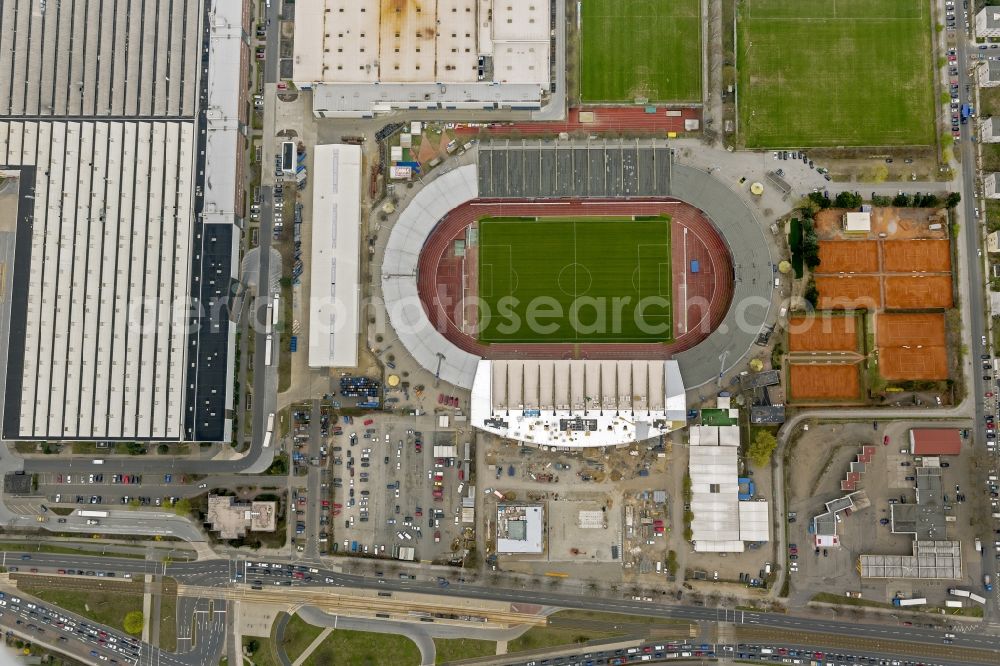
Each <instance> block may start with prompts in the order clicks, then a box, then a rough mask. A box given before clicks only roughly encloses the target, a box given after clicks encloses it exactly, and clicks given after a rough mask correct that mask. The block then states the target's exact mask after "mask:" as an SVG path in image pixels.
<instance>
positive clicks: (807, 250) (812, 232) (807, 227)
mask: <svg viewBox="0 0 1000 666" xmlns="http://www.w3.org/2000/svg"><path fill="white" fill-rule="evenodd" d="M802 260H803V261H804V262H805V265H806V266H808V267H809V268H810V269H812V268H816V267H817V266H819V239H818V238H816V228H815V227H814V226H813V223H812V222H810V221H809V220H805V221H804V222H803V223H802Z"/></svg>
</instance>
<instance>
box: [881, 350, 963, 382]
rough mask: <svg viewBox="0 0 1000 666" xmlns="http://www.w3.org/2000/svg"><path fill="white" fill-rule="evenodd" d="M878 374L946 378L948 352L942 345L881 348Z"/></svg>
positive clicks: (925, 378)
mask: <svg viewBox="0 0 1000 666" xmlns="http://www.w3.org/2000/svg"><path fill="white" fill-rule="evenodd" d="M879 374H881V375H882V376H883V377H885V378H886V379H909V380H920V379H924V380H942V379H948V354H947V352H946V351H945V348H944V347H919V348H917V347H909V348H907V347H888V348H882V349H880V350H879Z"/></svg>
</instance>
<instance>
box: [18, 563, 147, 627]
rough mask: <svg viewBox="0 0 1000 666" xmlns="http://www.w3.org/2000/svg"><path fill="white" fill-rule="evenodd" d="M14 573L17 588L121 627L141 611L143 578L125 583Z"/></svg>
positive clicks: (100, 621)
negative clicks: (133, 613)
mask: <svg viewBox="0 0 1000 666" xmlns="http://www.w3.org/2000/svg"><path fill="white" fill-rule="evenodd" d="M15 577H16V578H17V587H18V589H19V590H21V591H23V592H24V593H25V594H30V595H33V596H36V597H38V598H39V599H41V600H43V601H46V602H48V603H51V604H55V605H56V606H59V607H60V608H63V609H65V610H68V611H70V612H72V613H76V614H77V615H81V616H83V617H86V618H88V619H91V620H93V621H95V622H99V623H101V624H106V625H108V626H109V627H114V628H115V629H119V630H122V631H124V628H123V627H122V622H123V620H124V619H125V616H126V615H127V614H128V613H130V612H132V611H139V612H142V589H143V584H142V583H141V582H140V581H131V582H128V583H126V582H124V581H110V580H107V579H96V580H95V579H92V578H87V579H82V578H72V579H68V578H64V577H59V578H56V577H52V576H30V577H27V576H17V575H16V574H15ZM36 579H37V580H36ZM67 587H69V588H70V589H67Z"/></svg>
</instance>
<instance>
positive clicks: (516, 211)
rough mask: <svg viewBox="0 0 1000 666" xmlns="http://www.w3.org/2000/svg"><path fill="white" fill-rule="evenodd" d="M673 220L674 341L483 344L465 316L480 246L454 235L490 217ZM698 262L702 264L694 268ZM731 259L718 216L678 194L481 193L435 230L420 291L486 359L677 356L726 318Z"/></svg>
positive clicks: (444, 327) (443, 322) (458, 337)
mask: <svg viewBox="0 0 1000 666" xmlns="http://www.w3.org/2000/svg"><path fill="white" fill-rule="evenodd" d="M659 213H667V214H669V215H670V216H671V218H672V220H673V222H674V224H672V225H671V239H672V246H671V253H672V256H673V262H672V263H673V302H674V303H683V304H684V306H683V310H681V311H679V312H677V316H675V318H674V319H675V321H674V325H675V335H674V338H675V339H674V341H673V342H671V343H668V344H663V343H641V344H636V343H585V344H571V343H552V344H547V343H532V344H500V343H493V344H490V345H484V344H481V343H480V342H479V341H478V340H477V339H476V331H475V324H476V322H475V321H465V320H464V319H463V303H464V300H465V295H466V294H470V295H473V296H474V295H475V289H476V285H477V283H478V280H477V276H476V267H477V262H476V255H475V248H472V247H470V248H467V253H466V256H464V257H460V256H456V255H455V252H454V247H455V241H456V240H460V239H465V238H466V235H467V232H468V229H469V227H470V226H473V225H474V224H475V222H476V221H477V220H479V219H481V218H483V217H498V216H520V217H529V216H530V217H534V216H537V217H546V216H548V217H553V216H563V217H565V216H572V215H586V216H595V215H657V214H659ZM691 260H697V261H698V263H699V264H700V266H699V272H698V273H691V271H690V270H688V269H689V267H690V265H691ZM732 274H733V268H732V258H731V254H730V252H729V248H728V247H727V246H726V243H725V241H724V240H723V239H722V236H721V235H720V234H719V232H718V230H717V229H716V228H715V226H714V225H713V224H712V222H711V221H710V220H709V219H708V217H706V216H705V214H704V213H702V212H701V211H700V210H698V209H697V208H695V207H693V206H691V205H690V204H687V203H684V202H682V201H679V200H677V199H666V198H665V199H644V200H628V201H622V200H608V199H574V200H562V199H561V200H557V201H547V202H539V201H513V200H497V199H475V200H473V201H469V202H466V203H464V204H462V205H461V206H458V207H457V208H455V209H453V210H452V211H451V212H450V213H448V215H446V216H445V217H444V218H443V219H442V220H441V221H440V222H439V223H438V224H437V226H436V227H435V228H434V230H433V231H432V232H431V233H430V235H428V237H427V239H426V240H425V241H424V246H423V248H422V250H421V253H420V260H419V261H418V264H417V292H418V294H419V295H420V300H421V303H422V304H423V307H424V311H425V312H426V313H427V316H428V318H429V319H430V321H431V322H432V323H433V324H434V326H435V327H436V328H437V330H439V331H441V333H442V334H443V335H444V336H445V337H446V338H448V340H450V341H451V342H452V343H453V344H455V345H456V346H457V347H459V348H460V349H463V350H465V351H467V352H469V353H470V354H475V355H476V356H480V357H483V358H493V359H501V358H521V357H525V358H538V359H561V358H565V359H569V358H590V359H602V358H609V359H611V358H615V359H622V358H636V359H660V358H670V357H671V356H673V355H674V354H676V353H678V352H681V351H684V350H686V349H690V348H691V347H694V346H695V345H697V344H698V343H699V342H701V341H702V340H704V339H705V338H706V337H708V335H709V334H710V333H711V332H712V331H713V330H715V328H717V327H718V326H719V324H721V323H722V320H723V318H724V317H725V315H726V312H727V310H728V309H729V304H730V302H731V301H732V297H733V282H732Z"/></svg>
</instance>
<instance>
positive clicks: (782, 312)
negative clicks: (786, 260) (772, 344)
mask: <svg viewBox="0 0 1000 666" xmlns="http://www.w3.org/2000/svg"><path fill="white" fill-rule="evenodd" d="M775 286H777V285H775ZM786 314H788V306H787V305H782V306H781V309H780V310H778V319H784V317H785V315H786Z"/></svg>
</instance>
